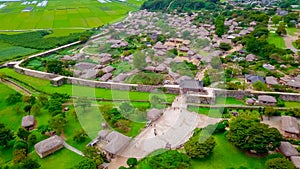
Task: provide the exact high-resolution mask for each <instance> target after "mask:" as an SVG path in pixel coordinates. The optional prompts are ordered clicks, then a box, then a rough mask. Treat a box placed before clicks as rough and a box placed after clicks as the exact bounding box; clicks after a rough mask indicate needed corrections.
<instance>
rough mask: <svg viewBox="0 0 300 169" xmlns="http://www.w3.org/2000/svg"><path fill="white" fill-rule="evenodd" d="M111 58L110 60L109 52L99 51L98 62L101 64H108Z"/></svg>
mask: <svg viewBox="0 0 300 169" xmlns="http://www.w3.org/2000/svg"><path fill="white" fill-rule="evenodd" d="M111 60H112V58H111V54H109V53H101V54H100V55H99V63H100V64H101V65H105V64H108V63H109V62H110V61H111Z"/></svg>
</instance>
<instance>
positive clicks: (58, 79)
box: [50, 76, 65, 86]
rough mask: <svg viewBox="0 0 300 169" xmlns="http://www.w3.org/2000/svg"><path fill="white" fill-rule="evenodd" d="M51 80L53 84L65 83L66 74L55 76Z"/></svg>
mask: <svg viewBox="0 0 300 169" xmlns="http://www.w3.org/2000/svg"><path fill="white" fill-rule="evenodd" d="M50 82H51V84H52V85H53V86H61V85H63V84H64V83H65V77H64V76H58V77H55V78H53V79H51V81H50Z"/></svg>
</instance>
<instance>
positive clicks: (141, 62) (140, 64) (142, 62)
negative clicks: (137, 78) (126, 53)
mask: <svg viewBox="0 0 300 169" xmlns="http://www.w3.org/2000/svg"><path fill="white" fill-rule="evenodd" d="M133 66H134V67H135V68H137V69H139V70H142V69H143V68H144V67H146V66H147V63H146V55H145V54H144V53H143V52H141V51H137V52H135V53H134V54H133Z"/></svg>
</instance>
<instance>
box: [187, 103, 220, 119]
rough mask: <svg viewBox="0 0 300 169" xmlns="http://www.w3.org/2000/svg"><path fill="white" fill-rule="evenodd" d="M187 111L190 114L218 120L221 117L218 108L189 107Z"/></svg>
mask: <svg viewBox="0 0 300 169" xmlns="http://www.w3.org/2000/svg"><path fill="white" fill-rule="evenodd" d="M188 110H189V111H191V112H196V113H199V114H204V115H207V116H209V117H215V118H220V117H221V116H222V114H221V113H220V111H221V109H219V108H204V107H194V106H189V107H188Z"/></svg>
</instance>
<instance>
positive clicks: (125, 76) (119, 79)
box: [113, 73, 128, 82]
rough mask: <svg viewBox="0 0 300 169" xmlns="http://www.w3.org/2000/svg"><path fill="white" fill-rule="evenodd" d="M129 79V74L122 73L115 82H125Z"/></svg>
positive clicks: (115, 78) (114, 79)
mask: <svg viewBox="0 0 300 169" xmlns="http://www.w3.org/2000/svg"><path fill="white" fill-rule="evenodd" d="M127 77H128V74H124V73H120V74H119V75H118V76H116V77H114V78H113V82H123V81H124V80H125V79H126V78H127Z"/></svg>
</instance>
